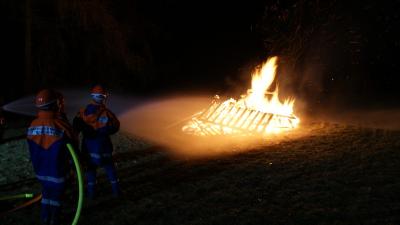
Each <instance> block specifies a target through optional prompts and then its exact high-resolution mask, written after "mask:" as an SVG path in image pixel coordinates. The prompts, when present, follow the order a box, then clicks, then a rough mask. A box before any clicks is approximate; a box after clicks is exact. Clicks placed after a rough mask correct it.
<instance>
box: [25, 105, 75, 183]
mask: <svg viewBox="0 0 400 225" xmlns="http://www.w3.org/2000/svg"><path fill="white" fill-rule="evenodd" d="M27 140H28V146H29V152H30V156H31V161H32V165H33V169H34V171H35V173H36V176H37V178H38V179H39V181H41V182H42V183H43V182H45V183H50V184H63V183H64V182H65V181H66V178H67V175H68V174H69V171H70V166H69V165H70V164H69V159H70V157H69V153H68V149H67V147H66V144H67V143H71V144H75V142H76V138H75V136H74V134H73V129H72V127H71V125H70V124H68V122H66V121H65V120H62V119H59V118H57V116H56V114H55V113H54V112H50V111H39V113H38V117H37V118H36V119H35V120H33V121H32V123H31V125H30V126H29V128H28V133H27Z"/></svg>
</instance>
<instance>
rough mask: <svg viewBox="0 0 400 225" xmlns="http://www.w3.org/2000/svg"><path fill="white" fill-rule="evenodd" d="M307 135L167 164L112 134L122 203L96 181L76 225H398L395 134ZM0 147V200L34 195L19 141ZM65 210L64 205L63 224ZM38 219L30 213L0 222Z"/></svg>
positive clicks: (327, 129) (334, 130)
mask: <svg viewBox="0 0 400 225" xmlns="http://www.w3.org/2000/svg"><path fill="white" fill-rule="evenodd" d="M308 130H309V131H310V134H309V135H307V136H306V137H303V138H300V139H297V140H291V141H281V142H279V143H275V144H273V145H268V144H266V145H265V146H263V147H257V148H256V149H252V150H251V151H248V152H243V153H240V154H236V155H235V154H233V155H231V156H225V157H220V158H214V159H203V160H196V161H189V160H175V159H171V158H170V157H169V156H168V153H167V152H166V151H163V149H162V147H157V146H151V145H149V144H146V143H144V142H142V141H138V140H137V139H134V138H132V137H130V138H128V137H126V136H124V135H119V136H117V137H115V138H114V141H115V142H116V143H117V151H116V161H117V162H118V171H119V176H120V179H121V185H122V188H123V190H124V193H125V194H124V197H123V198H121V199H113V198H111V197H110V193H109V192H110V190H109V188H110V187H109V184H108V183H107V182H106V181H105V179H104V176H103V175H102V176H101V178H100V180H99V185H100V193H101V197H99V198H98V199H96V200H94V201H90V202H89V201H86V202H85V207H84V211H83V215H82V218H81V223H80V224H88V225H89V224H91V225H93V224H152V225H154V224H179V225H181V224H400V179H399V177H400V130H391V131H389V130H382V129H367V128H359V127H355V126H345V125H336V124H326V123H325V124H323V123H315V124H311V125H309V126H308ZM0 147H1V152H0V154H1V158H2V161H1V170H0V171H1V175H2V179H1V180H0V182H1V184H0V191H1V193H2V194H8V193H19V192H22V191H25V190H38V185H37V183H36V181H35V180H34V179H29V177H30V176H31V173H30V172H26V171H25V170H26V169H24V170H21V169H20V168H22V167H23V168H29V162H28V161H27V159H26V158H25V157H26V149H21V148H26V147H25V145H24V144H23V142H22V141H13V142H10V143H6V144H2V145H1V146H0ZM232 151H234V149H232ZM8 154H16V155H17V156H13V157H10V156H8ZM5 157H7V160H3V159H4V158H5ZM24 158H25V160H24ZM13 160H15V161H16V162H14V161H13ZM17 160H18V161H17ZM21 160H22V161H21ZM27 165H28V166H27ZM5 169H6V170H7V173H5V172H3V171H5ZM3 174H7V175H3ZM24 179H25V180H24ZM18 180H19V181H18ZM21 180H24V181H21ZM16 182H17V183H16ZM71 193H72V192H71V191H70V192H69V195H70V196H72V195H73V194H71ZM73 206H74V205H73V197H70V198H69V199H68V200H67V204H66V206H65V208H66V209H65V214H66V215H65V221H71V220H72V219H71V217H72V215H73V210H72V209H73ZM5 207H6V206H5V205H4V204H3V208H5ZM38 218H39V205H35V206H33V207H30V208H26V209H23V210H20V211H18V212H16V213H13V214H10V215H7V216H5V217H3V218H1V224H3V225H7V224H33V223H34V222H35V221H38ZM66 224H68V223H66Z"/></svg>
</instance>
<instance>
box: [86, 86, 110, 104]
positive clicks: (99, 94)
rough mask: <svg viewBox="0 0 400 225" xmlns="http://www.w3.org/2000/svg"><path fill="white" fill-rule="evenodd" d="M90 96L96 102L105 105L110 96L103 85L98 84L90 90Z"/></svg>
mask: <svg viewBox="0 0 400 225" xmlns="http://www.w3.org/2000/svg"><path fill="white" fill-rule="evenodd" d="M90 95H91V96H92V99H93V100H94V101H95V102H97V103H104V101H105V99H106V98H107V96H108V93H107V92H106V89H105V88H104V87H103V86H102V85H100V84H97V85H95V86H93V87H92V88H91V89H90Z"/></svg>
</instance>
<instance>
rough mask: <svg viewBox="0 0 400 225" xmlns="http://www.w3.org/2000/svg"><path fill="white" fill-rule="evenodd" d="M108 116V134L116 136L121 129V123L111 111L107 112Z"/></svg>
mask: <svg viewBox="0 0 400 225" xmlns="http://www.w3.org/2000/svg"><path fill="white" fill-rule="evenodd" d="M107 116H108V118H109V120H108V122H107V126H108V127H109V129H108V132H109V134H115V133H117V132H118V131H119V127H120V122H119V120H118V118H117V117H116V116H115V114H114V113H112V112H111V111H109V110H108V111H107Z"/></svg>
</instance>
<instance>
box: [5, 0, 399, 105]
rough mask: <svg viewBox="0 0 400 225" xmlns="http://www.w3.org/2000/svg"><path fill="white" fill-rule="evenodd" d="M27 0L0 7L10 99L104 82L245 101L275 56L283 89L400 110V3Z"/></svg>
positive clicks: (311, 98)
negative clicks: (256, 74)
mask: <svg viewBox="0 0 400 225" xmlns="http://www.w3.org/2000/svg"><path fill="white" fill-rule="evenodd" d="M28 2H29V1H26V2H20V1H2V2H1V7H0V10H1V15H2V19H1V27H2V30H3V32H2V44H1V49H2V51H1V54H2V58H3V60H2V82H1V85H2V86H1V92H2V94H1V96H2V99H1V101H3V103H7V102H9V101H12V100H14V99H16V98H18V97H21V96H24V95H27V94H32V93H35V92H36V91H37V90H39V89H40V88H43V87H88V86H89V85H91V84H93V83H96V82H102V83H105V84H106V85H108V86H109V87H110V88H111V89H112V90H114V91H116V92H122V93H131V94H134V95H141V96H142V95H143V96H147V95H154V94H165V93H168V92H172V91H179V90H181V91H188V90H190V91H192V90H207V91H208V93H220V92H221V93H232V94H237V93H238V91H239V92H240V91H245V90H246V89H247V87H248V85H249V81H250V72H251V70H252V69H253V68H254V66H256V65H257V64H259V63H261V62H262V61H264V60H266V58H267V57H268V56H271V55H278V56H280V57H281V60H280V64H279V70H280V72H279V74H280V75H278V81H279V84H280V86H281V87H282V88H283V89H284V90H283V92H284V93H287V94H288V95H295V96H296V98H299V99H301V100H302V101H304V102H307V104H309V105H312V106H321V107H324V106H328V105H329V106H332V105H335V106H338V107H360V108H365V107H396V106H399V105H400V102H399V101H398V98H399V97H400V92H399V88H398V86H399V85H398V83H399V81H400V79H399V72H400V68H399V63H398V59H399V57H398V54H399V52H400V51H399V50H400V37H399V34H398V33H399V32H398V28H399V27H400V26H399V25H400V15H399V9H400V7H399V5H400V3H399V1H380V2H376V1H372V0H367V1H363V3H357V4H356V3H348V2H344V1H343V2H341V1H326V2H325V1H317V0H314V1H239V2H235V3H233V2H231V1H218V3H216V2H217V1H178V0H164V1H152V2H150V1H143V0H136V1H127V0H126V1H125V0H124V1H109V0H92V1H86V2H85V3H79V2H81V1H74V0H72V1H64V0H58V1H50V0H46V1H35V0H31V1H30V4H31V7H30V8H29V7H27V4H26V3H28ZM27 8H29V9H31V11H30V12H31V15H32V17H31V20H30V22H31V26H30V32H31V38H30V39H28V41H27V32H28V31H27V30H28V29H27V26H26V24H27V21H28V20H27V16H26V15H28V14H27V13H29V10H27ZM27 43H30V44H31V48H30V50H31V57H30V59H29V60H30V62H31V64H30V66H29V68H30V71H31V72H30V75H27V72H26V71H27V66H26V65H27V64H26V62H27V58H28V57H27V53H26V52H27ZM27 76H29V77H27ZM6 77H7V78H6ZM6 79H7V81H6Z"/></svg>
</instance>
